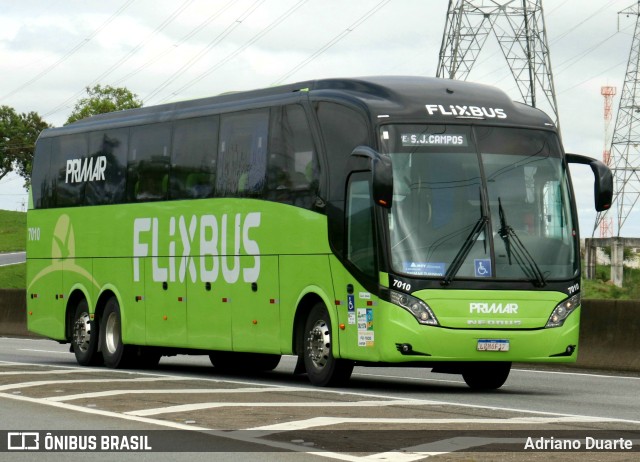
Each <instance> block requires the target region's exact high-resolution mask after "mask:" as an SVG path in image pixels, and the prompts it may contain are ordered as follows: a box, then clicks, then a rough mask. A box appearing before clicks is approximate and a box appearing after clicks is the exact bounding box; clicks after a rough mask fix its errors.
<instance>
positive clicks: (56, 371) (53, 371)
mask: <svg viewBox="0 0 640 462" xmlns="http://www.w3.org/2000/svg"><path fill="white" fill-rule="evenodd" d="M85 372H104V371H101V370H99V369H87V370H86V371H82V370H80V371H78V370H69V369H50V370H48V371H4V372H0V376H5V375H53V374H79V373H85Z"/></svg>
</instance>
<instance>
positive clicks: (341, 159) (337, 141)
mask: <svg viewBox="0 0 640 462" xmlns="http://www.w3.org/2000/svg"><path fill="white" fill-rule="evenodd" d="M317 112H318V120H319V122H320V127H321V129H322V137H323V140H324V146H325V148H326V150H327V157H328V160H329V166H330V169H331V172H330V174H329V189H330V199H334V198H335V199H338V198H343V197H344V185H345V180H346V176H347V174H348V173H349V172H347V160H348V159H349V155H350V154H351V151H353V148H355V147H356V146H360V145H370V142H369V132H368V129H367V122H366V121H365V119H364V117H363V116H362V115H361V114H360V113H359V112H357V111H356V110H354V109H351V108H348V107H345V106H341V105H339V104H335V103H324V102H321V103H319V104H318V109H317Z"/></svg>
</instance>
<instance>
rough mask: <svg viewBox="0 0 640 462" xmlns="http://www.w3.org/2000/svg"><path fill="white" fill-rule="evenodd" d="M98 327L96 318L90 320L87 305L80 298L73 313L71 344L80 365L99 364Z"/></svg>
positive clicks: (100, 358) (100, 359) (100, 361)
mask: <svg viewBox="0 0 640 462" xmlns="http://www.w3.org/2000/svg"><path fill="white" fill-rule="evenodd" d="M99 338H100V336H99V329H98V322H97V320H92V319H91V315H90V314H89V305H88V304H87V301H86V300H85V299H82V300H81V301H80V302H79V303H78V306H77V307H76V310H75V312H74V315H73V324H72V327H71V344H72V345H73V353H74V354H75V356H76V361H77V362H78V364H80V365H81V366H99V365H100V364H102V362H103V360H102V355H101V354H100V353H99V352H98V345H99Z"/></svg>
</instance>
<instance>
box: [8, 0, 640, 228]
mask: <svg viewBox="0 0 640 462" xmlns="http://www.w3.org/2000/svg"><path fill="white" fill-rule="evenodd" d="M478 1H480V0H478ZM484 1H485V2H489V1H490V0H484ZM496 1H497V2H499V3H505V2H506V0H496ZM634 3H635V2H634V1H633V0H563V1H559V0H543V8H544V17H545V23H546V33H547V40H548V44H549V49H550V52H549V54H550V57H551V68H552V72H553V78H554V86H555V90H556V97H557V106H558V112H559V119H560V126H561V129H562V139H563V143H564V147H565V150H566V151H567V152H574V153H580V154H585V155H588V156H590V157H595V158H598V159H601V158H602V152H603V149H604V144H605V122H604V117H603V111H604V98H603V97H602V95H601V92H600V89H601V87H602V86H615V87H616V88H617V95H616V96H615V98H614V103H613V121H612V123H611V125H610V130H611V131H612V130H613V127H614V123H615V115H616V111H617V106H618V101H619V98H620V93H621V92H622V85H623V81H624V74H625V69H626V65H627V61H628V57H629V50H630V47H631V42H632V38H633V30H634V26H635V20H636V18H635V16H633V15H632V16H630V17H626V16H625V15H618V12H619V11H621V10H624V9H626V8H627V7H629V6H632V5H633V4H634ZM447 6H448V0H358V1H346V0H173V1H169V0H111V1H104V0H100V1H96V0H21V1H15V0H0V11H2V14H1V15H0V105H7V106H11V107H13V108H14V109H15V110H16V111H18V112H30V111H35V112H37V113H38V114H40V115H41V116H42V117H43V118H44V119H45V120H46V121H47V122H49V123H50V124H52V125H54V126H60V125H62V124H64V122H65V120H66V119H67V117H68V116H69V114H70V113H71V111H72V109H73V106H74V104H75V103H76V101H77V100H78V99H79V98H81V97H82V96H84V94H85V93H84V90H85V88H86V87H87V86H93V85H95V84H101V85H112V86H124V87H127V88H128V89H129V90H131V91H132V92H133V93H135V94H136V95H137V96H138V97H139V98H140V99H142V100H143V102H144V105H145V106H151V105H154V104H159V103H164V102H170V101H179V100H186V99H193V98H199V97H205V96H212V95H216V94H219V93H224V92H228V91H239V90H248V89H254V88H262V87H268V86H272V85H276V84H281V83H292V82H296V81H303V80H308V79H317V78H325V77H351V76H367V75H422V76H435V75H436V70H437V65H438V54H439V51H440V46H441V42H442V37H443V33H444V30H445V21H446V12H447ZM467 80H469V81H474V82H480V83H485V84H489V85H494V86H497V87H499V88H501V89H503V90H504V91H506V92H507V93H508V94H509V95H510V96H511V97H512V98H513V99H514V100H521V96H520V94H519V92H518V89H517V86H516V84H515V81H514V79H513V77H512V76H511V73H510V70H509V67H508V64H507V62H506V60H505V59H504V57H503V56H502V54H501V52H500V51H499V49H498V47H497V42H496V39H495V38H493V37H489V39H488V40H487V42H486V44H485V46H484V47H483V49H482V50H481V52H480V55H479V57H478V60H477V62H476V64H475V65H474V67H473V69H472V71H471V72H470V73H469V76H468V77H467ZM543 109H545V108H544V107H543ZM571 172H572V175H573V183H574V189H575V192H576V197H577V204H578V214H579V219H580V229H581V234H582V237H589V236H590V235H591V233H592V230H593V225H594V220H595V211H594V209H593V176H592V174H591V170H590V169H589V167H587V166H572V168H571ZM23 183H24V182H23V180H22V178H20V177H18V176H17V175H9V176H7V177H5V178H4V179H2V180H0V209H7V210H23V209H24V207H25V206H26V202H27V193H26V191H25V190H24V188H23ZM638 207H640V206H638ZM612 216H614V223H615V220H616V219H615V214H613V215H612ZM598 235H599V233H598V232H596V237H597V236H598ZM622 235H624V236H626V237H640V209H637V210H634V211H633V212H632V213H631V215H630V217H629V219H628V220H627V223H626V224H625V225H624V228H623V233H622Z"/></svg>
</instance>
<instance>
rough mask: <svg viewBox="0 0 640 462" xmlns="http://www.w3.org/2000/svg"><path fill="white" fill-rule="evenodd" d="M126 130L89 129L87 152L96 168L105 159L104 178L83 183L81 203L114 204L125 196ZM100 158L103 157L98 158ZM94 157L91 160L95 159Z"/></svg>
mask: <svg viewBox="0 0 640 462" xmlns="http://www.w3.org/2000/svg"><path fill="white" fill-rule="evenodd" d="M128 134H129V130H128V129H123V130H111V131H107V132H93V133H91V134H90V135H89V152H90V153H91V157H93V158H94V159H96V160H97V162H98V169H100V167H101V166H102V164H101V162H104V163H105V169H104V180H102V179H96V181H89V182H87V184H86V187H85V204H87V205H106V204H118V203H121V202H124V200H125V184H126V178H127V142H128V138H129V136H128ZM101 158H103V159H104V161H102V160H100V159H101ZM95 162H96V161H94V163H95Z"/></svg>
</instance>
